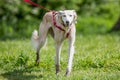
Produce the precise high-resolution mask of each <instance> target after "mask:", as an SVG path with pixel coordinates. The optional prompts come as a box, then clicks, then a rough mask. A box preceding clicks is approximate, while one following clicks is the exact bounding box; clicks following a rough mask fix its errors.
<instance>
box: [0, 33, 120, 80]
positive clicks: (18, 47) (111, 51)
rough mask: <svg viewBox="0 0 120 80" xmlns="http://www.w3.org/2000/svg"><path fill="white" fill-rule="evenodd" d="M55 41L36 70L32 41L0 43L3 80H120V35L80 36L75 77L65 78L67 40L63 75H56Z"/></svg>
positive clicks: (46, 48) (0, 79) (49, 44)
mask: <svg viewBox="0 0 120 80" xmlns="http://www.w3.org/2000/svg"><path fill="white" fill-rule="evenodd" d="M53 44H54V42H53V40H52V38H50V37H49V38H48V43H47V46H46V47H44V48H43V49H42V50H41V63H40V65H39V66H35V50H34V49H32V47H31V43H30V40H29V39H23V40H6V41H0V80H120V34H119V33H96V34H92V33H88V34H80V33H77V37H76V43H75V46H76V47H75V49H76V51H75V55H74V61H73V69H72V73H71V75H70V76H69V77H65V76H64V74H65V70H66V66H67V52H68V51H67V48H68V46H67V45H68V43H67V40H66V41H65V42H64V45H63V48H62V53H61V72H60V75H59V76H56V75H55V66H54V56H55V48H54V45H53Z"/></svg>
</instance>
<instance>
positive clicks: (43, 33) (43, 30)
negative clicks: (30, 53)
mask: <svg viewBox="0 0 120 80" xmlns="http://www.w3.org/2000/svg"><path fill="white" fill-rule="evenodd" d="M48 29H49V27H48V25H47V23H45V22H42V23H41V25H40V29H39V42H38V47H37V49H36V64H39V62H40V49H41V48H42V47H43V46H44V44H45V42H46V38H47V34H48Z"/></svg>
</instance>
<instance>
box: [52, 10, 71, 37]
mask: <svg viewBox="0 0 120 80" xmlns="http://www.w3.org/2000/svg"><path fill="white" fill-rule="evenodd" d="M56 14H57V12H55V11H52V16H53V25H54V26H55V27H56V28H58V29H59V30H61V31H63V32H66V30H65V29H63V28H62V27H61V26H58V25H57V23H56V18H55V15H56ZM62 25H63V26H65V25H64V24H63V23H62ZM71 25H72V24H71ZM70 32H71V27H70V28H69V29H68V30H67V32H66V34H65V37H66V38H68V37H69V35H70Z"/></svg>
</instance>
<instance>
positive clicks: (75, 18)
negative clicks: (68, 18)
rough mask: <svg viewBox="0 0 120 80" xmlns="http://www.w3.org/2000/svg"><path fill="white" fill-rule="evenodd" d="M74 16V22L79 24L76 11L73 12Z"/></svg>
mask: <svg viewBox="0 0 120 80" xmlns="http://www.w3.org/2000/svg"><path fill="white" fill-rule="evenodd" d="M73 15H74V22H75V23H77V13H76V11H75V10H73Z"/></svg>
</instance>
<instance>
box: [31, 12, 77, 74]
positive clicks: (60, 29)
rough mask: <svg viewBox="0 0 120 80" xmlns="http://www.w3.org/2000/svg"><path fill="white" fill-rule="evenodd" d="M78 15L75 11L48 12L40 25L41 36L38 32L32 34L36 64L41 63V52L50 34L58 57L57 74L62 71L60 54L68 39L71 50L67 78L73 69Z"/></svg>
mask: <svg viewBox="0 0 120 80" xmlns="http://www.w3.org/2000/svg"><path fill="white" fill-rule="evenodd" d="M76 19H77V15H76V12H75V10H64V11H50V12H47V13H46V14H45V15H44V17H43V20H42V22H41V24H40V28H39V35H38V32H37V30H35V31H34V32H33V34H32V44H33V46H34V47H35V49H36V63H37V64H38V63H39V61H40V56H39V54H40V53H39V51H40V49H41V48H42V47H43V45H44V44H45V41H46V38H47V35H48V33H50V35H51V36H52V37H53V39H54V41H55V48H56V56H55V66H56V74H57V75H58V73H59V71H60V67H59V66H60V53H61V47H62V42H63V41H64V40H65V39H66V38H68V41H69V49H68V56H69V58H68V65H67V70H66V76H67V75H69V74H70V72H71V68H72V60H73V56H74V42H75V33H76V28H75V23H76Z"/></svg>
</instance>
